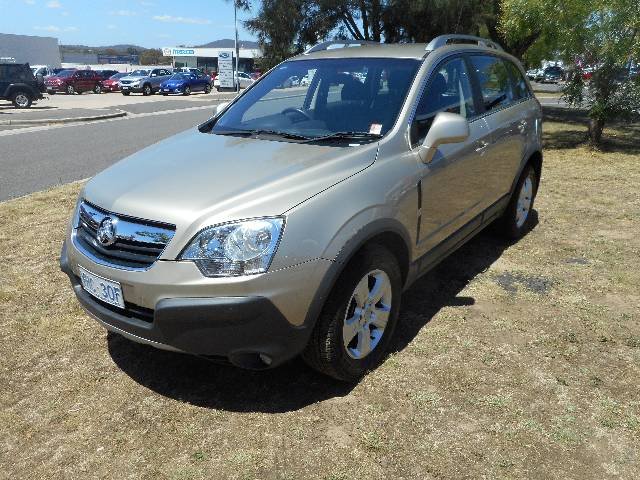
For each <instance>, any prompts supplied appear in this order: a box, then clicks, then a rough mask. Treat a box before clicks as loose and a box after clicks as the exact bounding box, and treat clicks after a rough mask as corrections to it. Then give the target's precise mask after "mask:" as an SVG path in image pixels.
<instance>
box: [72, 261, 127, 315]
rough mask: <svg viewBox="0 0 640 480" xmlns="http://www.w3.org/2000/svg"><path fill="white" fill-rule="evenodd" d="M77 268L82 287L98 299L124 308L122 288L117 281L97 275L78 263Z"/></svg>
mask: <svg viewBox="0 0 640 480" xmlns="http://www.w3.org/2000/svg"><path fill="white" fill-rule="evenodd" d="M78 268H79V269H80V282H81V283H82V288H84V289H85V290H86V291H87V292H89V293H90V294H91V295H93V296H94V297H96V298H97V299H98V300H102V301H103V302H106V303H108V304H109V305H114V306H116V307H119V308H124V298H122V289H121V288H120V284H119V283H118V282H114V281H113V280H108V279H106V278H102V277H99V276H98V275H96V274H94V273H91V272H90V271H88V270H85V269H84V268H82V267H81V266H80V265H78Z"/></svg>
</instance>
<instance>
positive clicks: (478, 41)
mask: <svg viewBox="0 0 640 480" xmlns="http://www.w3.org/2000/svg"><path fill="white" fill-rule="evenodd" d="M452 43H454V44H455V43H472V44H475V45H479V46H481V47H486V48H493V49H494V50H503V48H502V47H501V46H500V45H499V44H498V43H496V42H494V41H493V40H488V39H486V38H482V37H475V36H473V35H458V34H455V33H454V34H449V35H440V36H439V37H436V38H434V39H433V40H431V41H430V42H429V44H428V45H427V48H426V49H425V50H427V51H429V52H431V51H433V50H435V49H436V48H440V47H444V46H445V45H450V44H452Z"/></svg>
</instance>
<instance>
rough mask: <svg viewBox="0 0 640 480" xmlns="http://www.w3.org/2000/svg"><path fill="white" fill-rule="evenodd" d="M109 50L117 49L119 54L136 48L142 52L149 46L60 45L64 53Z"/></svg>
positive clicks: (104, 51) (105, 51)
mask: <svg viewBox="0 0 640 480" xmlns="http://www.w3.org/2000/svg"><path fill="white" fill-rule="evenodd" d="M107 50H115V51H116V52H117V53H119V54H125V53H129V50H135V51H136V52H138V53H142V52H144V51H145V50H149V49H148V48H145V47H141V46H140V45H128V44H122V45H106V46H104V47H90V46H88V45H60V52H62V53H67V52H68V53H107Z"/></svg>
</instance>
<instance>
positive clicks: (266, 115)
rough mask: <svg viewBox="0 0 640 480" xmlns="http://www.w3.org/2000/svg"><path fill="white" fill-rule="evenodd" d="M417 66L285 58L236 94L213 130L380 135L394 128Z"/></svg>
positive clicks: (409, 62) (369, 60)
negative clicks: (233, 101)
mask: <svg viewBox="0 0 640 480" xmlns="http://www.w3.org/2000/svg"><path fill="white" fill-rule="evenodd" d="M419 66H420V62H419V61H418V60H413V59H393V58H340V59H321V60H318V59H315V60H292V61H289V62H285V63H283V64H282V65H280V66H279V67H277V68H276V69H274V70H273V71H272V72H271V73H269V75H267V76H266V77H264V78H263V79H262V80H261V81H260V82H258V83H257V84H255V85H254V87H253V88H252V89H251V90H249V91H248V92H247V93H246V94H244V95H243V96H242V97H240V98H239V99H238V101H237V102H236V103H235V104H233V105H232V106H231V107H230V108H229V110H227V111H226V112H225V113H224V114H223V115H222V116H221V117H220V118H218V119H217V121H216V123H215V125H214V127H213V129H212V131H211V132H212V133H216V134H234V133H242V132H250V131H269V132H271V133H274V132H276V133H282V134H286V135H290V136H300V137H307V138H316V137H327V136H331V135H334V134H340V133H346V132H348V133H354V132H356V133H362V134H371V135H375V136H380V135H384V134H385V133H387V132H388V131H389V130H390V129H391V127H393V125H394V123H395V121H396V118H397V116H398V113H399V112H400V108H401V107H402V104H403V102H404V99H405V97H406V94H407V91H408V90H409V87H410V85H411V83H412V81H413V78H414V76H415V74H416V72H417V70H418V67H419ZM302 78H304V79H305V81H304V82H301V80H300V79H302Z"/></svg>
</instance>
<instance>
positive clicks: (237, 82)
mask: <svg viewBox="0 0 640 480" xmlns="http://www.w3.org/2000/svg"><path fill="white" fill-rule="evenodd" d="M233 23H234V26H235V30H236V38H235V42H234V50H235V55H236V74H235V82H236V93H240V78H239V75H238V62H239V57H240V50H239V48H238V6H237V5H236V0H233Z"/></svg>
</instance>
